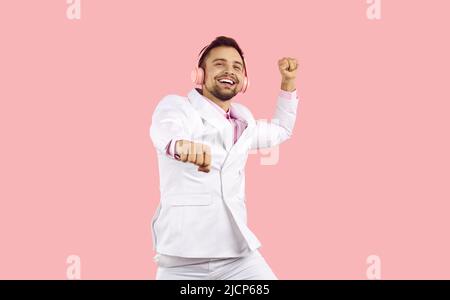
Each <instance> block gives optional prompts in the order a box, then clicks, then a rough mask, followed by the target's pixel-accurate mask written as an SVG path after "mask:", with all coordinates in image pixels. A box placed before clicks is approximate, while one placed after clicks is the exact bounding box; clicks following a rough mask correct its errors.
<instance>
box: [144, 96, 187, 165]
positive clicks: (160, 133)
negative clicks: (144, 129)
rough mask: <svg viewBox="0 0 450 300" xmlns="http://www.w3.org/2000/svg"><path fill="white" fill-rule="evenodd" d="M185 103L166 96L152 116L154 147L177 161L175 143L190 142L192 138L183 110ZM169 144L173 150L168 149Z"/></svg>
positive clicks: (174, 97) (151, 135)
mask: <svg viewBox="0 0 450 300" xmlns="http://www.w3.org/2000/svg"><path fill="white" fill-rule="evenodd" d="M185 101H186V100H185V99H183V98H181V97H179V96H176V95H169V96H166V97H164V98H163V99H162V100H161V101H160V102H159V103H158V105H157V106H156V108H155V111H154V112H153V115H152V123H151V125H150V138H151V140H152V143H153V146H154V147H155V148H156V150H157V151H159V152H160V153H162V154H165V155H167V156H168V157H171V158H173V159H176V158H175V157H174V155H173V154H174V153H173V151H174V143H175V142H176V141H178V140H190V137H191V136H192V135H191V132H190V127H189V126H188V125H189V123H188V116H187V113H186V111H185V110H184V109H183V107H184V106H185V105H186V103H185ZM169 143H171V144H170V145H171V146H172V147H171V149H168V146H169ZM168 150H169V151H168Z"/></svg>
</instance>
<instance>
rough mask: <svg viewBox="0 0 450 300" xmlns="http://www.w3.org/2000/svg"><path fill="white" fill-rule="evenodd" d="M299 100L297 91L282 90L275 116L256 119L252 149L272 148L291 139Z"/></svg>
mask: <svg viewBox="0 0 450 300" xmlns="http://www.w3.org/2000/svg"><path fill="white" fill-rule="evenodd" d="M298 102H299V100H298V98H297V91H294V92H291V93H287V92H284V91H281V92H280V94H279V96H278V100H277V106H276V109H275V114H274V116H273V118H272V119H271V120H265V119H259V120H256V130H255V132H254V134H253V136H252V143H251V148H250V149H263V148H272V147H274V146H277V145H279V144H281V143H282V142H284V141H286V140H287V139H289V138H290V137H291V136H292V131H293V129H294V125H295V120H296V116H297V106H298Z"/></svg>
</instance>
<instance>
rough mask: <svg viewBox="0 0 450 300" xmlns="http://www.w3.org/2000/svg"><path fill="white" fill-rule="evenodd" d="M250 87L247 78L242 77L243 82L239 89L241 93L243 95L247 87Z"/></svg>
mask: <svg viewBox="0 0 450 300" xmlns="http://www.w3.org/2000/svg"><path fill="white" fill-rule="evenodd" d="M249 86H250V80H248V78H247V76H245V77H244V81H243V84H242V89H241V93H242V94H243V93H245V91H246V90H247V89H248V87H249Z"/></svg>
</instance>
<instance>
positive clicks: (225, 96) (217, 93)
mask: <svg viewBox="0 0 450 300" xmlns="http://www.w3.org/2000/svg"><path fill="white" fill-rule="evenodd" d="M208 91H209V92H210V93H211V94H212V95H213V96H214V97H216V98H217V99H219V100H221V101H228V100H230V99H231V98H233V97H234V96H236V94H237V92H236V87H234V88H233V89H222V88H221V87H220V86H218V85H217V84H215V85H214V87H213V88H212V90H210V89H208Z"/></svg>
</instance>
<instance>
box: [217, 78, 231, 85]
mask: <svg viewBox="0 0 450 300" xmlns="http://www.w3.org/2000/svg"><path fill="white" fill-rule="evenodd" d="M219 82H226V83H229V84H234V82H233V81H232V80H229V79H220V80H219Z"/></svg>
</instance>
